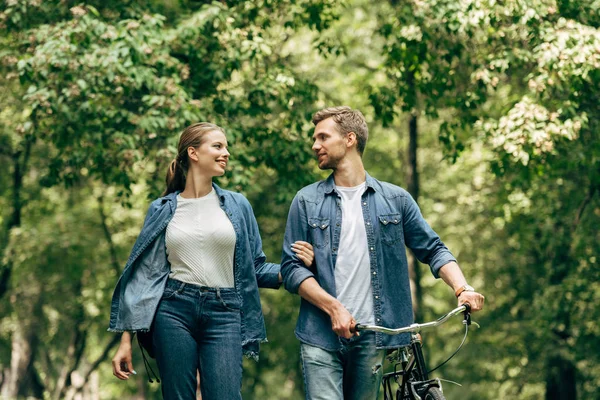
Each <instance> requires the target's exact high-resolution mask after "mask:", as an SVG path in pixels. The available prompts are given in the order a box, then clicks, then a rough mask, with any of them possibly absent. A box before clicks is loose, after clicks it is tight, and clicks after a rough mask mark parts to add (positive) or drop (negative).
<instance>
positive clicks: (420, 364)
mask: <svg viewBox="0 0 600 400" xmlns="http://www.w3.org/2000/svg"><path fill="white" fill-rule="evenodd" d="M469 311H470V306H469V305H461V306H460V307H457V308H455V309H454V310H452V311H450V312H449V313H448V314H446V315H444V316H442V317H440V318H439V319H437V320H436V321H432V322H427V323H424V324H411V325H410V326H407V327H404V328H398V329H390V328H386V327H382V326H376V325H360V324H359V325H357V326H356V330H359V331H360V330H370V331H375V332H381V333H385V334H388V335H398V334H401V333H411V340H410V344H409V345H408V346H406V347H402V348H399V349H398V350H397V354H396V357H395V358H388V359H390V361H392V362H394V363H395V365H394V371H393V372H389V373H387V374H385V375H384V376H383V392H384V399H385V400H421V399H422V397H421V396H422V395H423V393H426V392H427V391H428V390H429V389H430V388H431V387H437V388H438V389H440V391H441V389H442V384H441V382H440V380H439V379H437V378H435V379H429V371H428V369H427V366H426V364H425V357H424V356H423V350H422V348H421V339H420V337H419V335H418V333H419V332H420V331H421V330H423V329H432V328H435V327H437V326H440V325H441V324H443V323H444V322H446V321H447V320H448V319H450V318H452V317H454V316H456V315H458V314H460V313H465V321H464V323H465V324H467V325H469V324H470V323H471V320H470V314H469ZM410 354H412V357H409V355H410ZM398 366H401V367H402V370H400V371H399V370H397V369H396V368H397V367H398ZM400 377H402V381H401V382H399V381H398V380H399V378H400ZM392 381H395V382H396V383H397V384H398V386H399V388H398V389H397V391H396V394H395V396H394V393H393V391H392V385H391V382H392Z"/></svg>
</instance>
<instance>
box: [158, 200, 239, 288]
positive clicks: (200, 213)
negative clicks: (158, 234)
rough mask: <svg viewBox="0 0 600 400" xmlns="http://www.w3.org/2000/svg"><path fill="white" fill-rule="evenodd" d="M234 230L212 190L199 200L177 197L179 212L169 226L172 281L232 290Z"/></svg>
mask: <svg viewBox="0 0 600 400" xmlns="http://www.w3.org/2000/svg"><path fill="white" fill-rule="evenodd" d="M235 241H236V237H235V230H234V229H233V225H232V224H231V221H230V220H229V218H228V217H227V215H226V214H225V211H223V209H221V206H220V204H219V198H218V196H217V194H216V192H215V190H214V189H213V190H212V191H211V192H210V193H209V194H207V195H206V196H204V197H200V198H197V199H185V198H183V197H181V195H177V209H176V210H175V215H173V219H171V221H170V222H169V225H168V226H167V234H166V245H167V258H168V260H169V262H170V263H171V274H170V275H169V277H170V278H174V279H177V280H180V281H182V282H187V283H193V284H196V285H200V286H208V287H218V288H231V287H234V286H235V282H234V277H233V255H234V252H235Z"/></svg>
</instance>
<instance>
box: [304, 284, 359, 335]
mask: <svg viewBox="0 0 600 400" xmlns="http://www.w3.org/2000/svg"><path fill="white" fill-rule="evenodd" d="M298 294H299V295H300V296H301V297H302V298H303V299H304V300H307V301H308V302H310V303H311V304H312V305H314V306H316V307H318V308H319V309H321V310H322V311H324V312H325V313H327V315H329V318H331V329H332V330H333V331H334V332H335V333H336V334H337V335H338V336H341V337H345V338H346V339H350V338H351V337H352V336H354V335H357V336H358V332H355V333H352V332H351V331H350V330H351V329H352V330H354V325H356V321H355V320H354V318H353V317H352V315H351V314H350V313H349V312H348V310H346V308H345V307H344V306H343V305H342V303H340V302H339V300H338V299H336V298H335V297H333V296H332V295H330V294H329V293H327V292H326V291H325V290H323V288H322V287H321V286H320V285H319V283H318V282H317V281H316V279H315V278H308V279H305V280H304V281H303V282H302V283H301V284H300V286H299V287H298Z"/></svg>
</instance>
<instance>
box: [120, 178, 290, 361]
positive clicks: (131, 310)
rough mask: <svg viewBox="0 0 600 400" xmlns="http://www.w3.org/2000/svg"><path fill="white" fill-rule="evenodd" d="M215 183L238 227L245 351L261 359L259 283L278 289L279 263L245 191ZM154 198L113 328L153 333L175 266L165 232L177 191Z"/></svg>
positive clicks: (126, 273)
mask: <svg viewBox="0 0 600 400" xmlns="http://www.w3.org/2000/svg"><path fill="white" fill-rule="evenodd" d="M213 187H214V189H215V191H216V193H217V196H218V198H219V202H220V204H221V208H222V209H223V210H224V211H225V213H226V214H227V216H228V217H229V219H230V220H231V223H232V224H233V228H234V230H235V235H236V242H235V254H234V281H235V289H236V292H237V295H238V297H239V298H240V303H241V309H240V312H241V317H242V318H241V321H242V345H243V347H244V354H246V355H247V356H252V357H254V358H257V357H258V347H259V343H260V342H264V341H266V332H265V324H264V318H263V314H262V309H261V305H260V299H259V295H258V288H259V287H266V288H278V287H279V264H272V263H266V262H265V261H266V257H265V254H264V253H263V251H262V242H261V238H260V233H259V231H258V224H257V223H256V218H255V217H254V213H253V211H252V207H251V206H250V203H249V202H248V200H247V199H246V198H245V197H244V196H243V195H241V194H239V193H235V192H230V191H227V190H223V189H221V188H219V187H218V186H217V185H216V184H213ZM178 193H179V192H175V193H171V194H169V195H167V196H165V197H161V198H159V199H157V200H155V201H153V202H152V204H151V205H150V208H149V210H148V214H147V215H146V219H145V221H144V226H143V228H142V231H141V233H140V235H139V236H138V238H137V241H136V242H135V245H134V246H133V250H132V251H131V255H130V256H129V260H128V261H127V264H126V265H125V269H124V270H123V274H122V275H121V278H120V279H119V281H118V282H117V286H116V288H115V291H114V293H113V298H112V304H111V311H110V325H109V329H108V330H109V331H112V332H123V331H131V332H148V331H149V330H150V327H151V325H152V321H153V319H154V314H155V313H156V309H157V307H158V303H159V302H160V299H161V296H162V294H163V291H164V288H165V285H166V282H167V279H168V277H169V273H170V270H171V265H170V264H169V262H168V260H167V253H166V245H165V232H166V228H167V225H168V224H169V221H171V218H172V217H173V214H174V213H175V209H176V208H177V194H178Z"/></svg>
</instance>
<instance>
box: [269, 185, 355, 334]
mask: <svg viewBox="0 0 600 400" xmlns="http://www.w3.org/2000/svg"><path fill="white" fill-rule="evenodd" d="M298 240H302V241H305V242H309V243H310V237H309V234H308V220H307V217H306V212H305V210H304V207H303V204H302V202H301V201H300V199H299V198H298V196H296V197H294V200H293V201H292V204H291V206H290V211H289V214H288V219H287V224H286V228H285V236H284V238H283V254H282V256H281V275H282V276H283V284H284V286H285V288H286V289H287V290H288V291H289V292H291V293H298V294H299V295H300V296H301V297H302V298H303V299H305V300H306V301H308V302H310V303H311V304H313V305H314V306H316V307H318V308H319V309H321V310H322V311H324V312H325V313H327V315H329V317H330V318H331V327H332V329H333V331H334V332H335V333H336V334H338V335H339V336H343V337H345V338H350V337H352V335H353V334H352V333H350V327H351V326H353V324H355V323H356V322H355V321H354V319H353V318H352V315H350V313H349V312H348V310H346V309H345V308H344V306H342V304H341V303H340V302H339V301H338V300H337V299H336V298H335V297H333V296H331V295H330V294H329V293H327V292H326V291H325V290H324V289H323V288H322V287H321V286H320V285H319V283H318V282H317V280H316V279H315V278H314V274H313V273H312V271H310V270H309V269H307V268H305V267H304V265H303V263H302V261H301V260H300V259H299V258H298V256H297V255H296V254H295V253H294V251H293V249H292V244H293V243H294V242H296V241H298ZM315 261H317V260H315Z"/></svg>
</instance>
